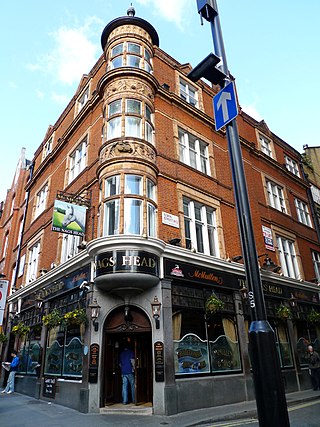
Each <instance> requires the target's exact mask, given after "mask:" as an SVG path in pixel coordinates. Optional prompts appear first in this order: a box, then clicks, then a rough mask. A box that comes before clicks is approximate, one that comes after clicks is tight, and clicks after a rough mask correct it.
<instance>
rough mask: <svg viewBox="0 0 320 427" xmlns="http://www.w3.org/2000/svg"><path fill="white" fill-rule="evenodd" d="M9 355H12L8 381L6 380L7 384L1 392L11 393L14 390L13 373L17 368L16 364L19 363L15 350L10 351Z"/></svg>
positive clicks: (14, 373)
mask: <svg viewBox="0 0 320 427" xmlns="http://www.w3.org/2000/svg"><path fill="white" fill-rule="evenodd" d="M11 357H12V362H11V363H10V371H9V372H10V373H9V378H8V382H7V386H6V388H5V389H4V390H2V392H1V393H7V394H10V393H13V392H14V380H15V375H16V372H17V370H18V366H19V363H20V359H19V357H18V356H17V352H16V351H13V352H12V353H11Z"/></svg>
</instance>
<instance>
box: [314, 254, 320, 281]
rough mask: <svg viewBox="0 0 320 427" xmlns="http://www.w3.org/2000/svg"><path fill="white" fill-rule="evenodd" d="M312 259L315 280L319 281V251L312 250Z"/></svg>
mask: <svg viewBox="0 0 320 427" xmlns="http://www.w3.org/2000/svg"><path fill="white" fill-rule="evenodd" d="M312 261H313V267H314V272H315V275H316V279H317V282H318V283H319V282H320V253H319V252H316V251H312Z"/></svg>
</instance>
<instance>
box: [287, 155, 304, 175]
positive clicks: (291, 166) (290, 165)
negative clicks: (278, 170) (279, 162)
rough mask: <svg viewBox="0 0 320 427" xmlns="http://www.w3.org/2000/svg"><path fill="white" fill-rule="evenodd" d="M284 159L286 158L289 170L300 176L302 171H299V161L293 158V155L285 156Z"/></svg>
mask: <svg viewBox="0 0 320 427" xmlns="http://www.w3.org/2000/svg"><path fill="white" fill-rule="evenodd" d="M284 159H285V162H286V168H287V169H288V171H290V172H291V173H293V174H294V175H296V176H298V177H300V171H299V166H298V163H297V162H296V161H295V160H293V159H291V157H289V156H284Z"/></svg>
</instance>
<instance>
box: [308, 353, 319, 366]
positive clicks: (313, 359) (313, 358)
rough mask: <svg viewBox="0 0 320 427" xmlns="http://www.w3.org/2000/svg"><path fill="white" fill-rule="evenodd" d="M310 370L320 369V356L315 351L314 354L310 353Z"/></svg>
mask: <svg viewBox="0 0 320 427" xmlns="http://www.w3.org/2000/svg"><path fill="white" fill-rule="evenodd" d="M308 361H309V369H318V368H320V356H319V354H318V353H317V352H316V351H314V352H313V353H308Z"/></svg>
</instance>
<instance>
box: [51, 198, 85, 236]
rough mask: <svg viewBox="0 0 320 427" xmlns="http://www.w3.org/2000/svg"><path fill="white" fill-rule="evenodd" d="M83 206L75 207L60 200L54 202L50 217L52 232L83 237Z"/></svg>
mask: <svg viewBox="0 0 320 427" xmlns="http://www.w3.org/2000/svg"><path fill="white" fill-rule="evenodd" d="M86 212H87V208H86V207H85V206H79V205H75V204H73V203H69V202H65V201H62V200H55V202H54V207H53V217H52V231H58V232H59V233H66V234H72V235H73V236H84V235H85V231H86Z"/></svg>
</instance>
